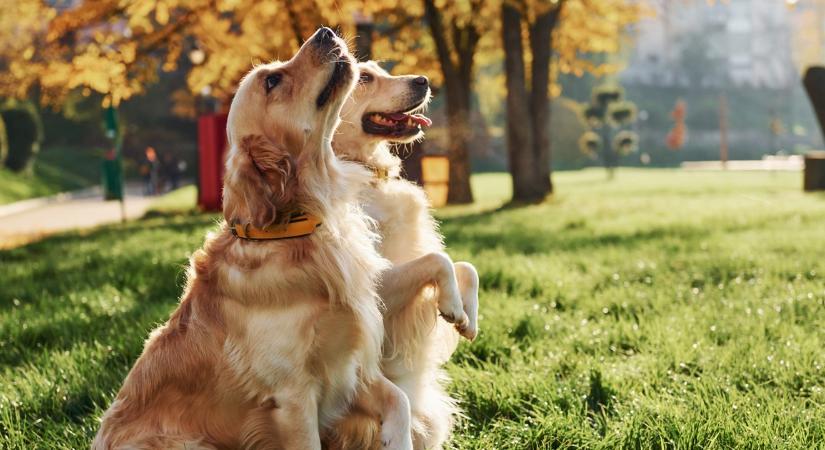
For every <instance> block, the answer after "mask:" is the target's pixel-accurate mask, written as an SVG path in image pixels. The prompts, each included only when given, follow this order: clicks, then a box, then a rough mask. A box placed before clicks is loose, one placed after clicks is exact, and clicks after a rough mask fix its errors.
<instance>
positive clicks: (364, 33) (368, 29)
mask: <svg viewBox="0 0 825 450" xmlns="http://www.w3.org/2000/svg"><path fill="white" fill-rule="evenodd" d="M373 29H374V25H373V23H372V22H371V21H370V22H363V23H358V24H356V25H355V56H356V57H357V58H358V61H369V60H371V59H372V33H373Z"/></svg>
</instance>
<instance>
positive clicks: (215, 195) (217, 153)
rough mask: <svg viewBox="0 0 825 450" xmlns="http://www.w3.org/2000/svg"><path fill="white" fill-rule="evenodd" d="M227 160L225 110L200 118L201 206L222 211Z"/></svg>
mask: <svg viewBox="0 0 825 450" xmlns="http://www.w3.org/2000/svg"><path fill="white" fill-rule="evenodd" d="M225 160H226V114H208V115H203V116H201V117H200V118H198V207H200V209H201V210H203V211H220V210H221V206H222V200H223V196H222V192H221V191H222V188H223V171H224V168H225V164H224V163H225Z"/></svg>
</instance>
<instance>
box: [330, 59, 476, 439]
mask: <svg viewBox="0 0 825 450" xmlns="http://www.w3.org/2000/svg"><path fill="white" fill-rule="evenodd" d="M358 68H359V72H360V79H359V83H358V86H357V87H356V88H355V90H354V91H353V94H352V96H351V97H350V99H349V100H348V101H347V102H346V103H345V104H344V108H343V110H342V113H341V120H342V124H341V126H340V127H339V128H338V131H337V133H336V134H335V137H334V140H333V149H334V150H335V152H336V154H338V155H339V156H341V157H342V158H344V159H348V160H351V161H357V162H360V163H361V164H363V165H364V166H366V167H368V168H370V169H372V170H373V172H374V173H375V179H374V181H373V183H372V184H371V186H370V188H369V189H366V190H365V191H363V198H364V199H365V200H364V201H365V203H366V205H365V209H366V211H367V213H368V214H369V215H370V216H371V217H372V218H373V219H374V220H375V221H376V222H377V224H378V227H379V234H381V242H380V244H379V252H380V253H381V255H382V256H384V257H385V258H387V259H389V260H390V261H391V262H392V263H393V267H392V269H390V270H389V271H388V272H386V273H384V275H382V277H381V287H380V289H379V294H380V295H381V298H382V299H383V301H384V303H385V305H386V310H385V311H384V323H385V340H384V349H383V357H382V362H381V365H382V370H383V372H384V375H386V376H387V377H388V378H389V379H390V380H391V381H392V382H393V383H395V384H397V385H398V386H399V387H400V388H401V389H403V390H404V392H405V393H406V394H407V396H408V398H409V401H410V405H411V408H412V415H413V445H414V447H415V448H416V449H439V448H442V445H443V443H444V442H445V441H446V440H447V439H448V438H449V435H450V432H451V429H452V425H453V421H454V418H455V416H456V415H457V414H458V409H457V407H456V401H455V400H454V399H452V398H450V396H449V395H447V393H446V392H445V391H444V389H443V387H442V386H443V383H445V382H446V381H447V377H446V375H445V374H444V373H443V372H442V370H441V368H440V366H441V365H442V364H443V363H444V362H446V361H447V359H449V357H450V355H452V353H453V352H454V351H455V348H456V346H457V344H458V338H459V334H460V335H462V336H464V337H466V338H467V339H469V340H472V339H474V338H475V336H476V333H477V332H478V326H477V323H478V322H477V316H478V274H477V272H476V270H475V268H474V267H473V266H472V265H471V264H469V263H465V262H459V263H455V264H453V262H452V260H451V259H450V258H449V257H448V256H447V255H446V254H445V253H444V244H443V243H442V237H441V235H440V234H439V232H438V227H437V225H436V222H435V220H434V219H433V217H432V215H431V214H430V205H429V202H428V200H427V198H426V195H425V193H424V191H423V190H422V189H421V188H420V187H418V186H417V185H415V184H414V183H411V182H409V181H406V180H403V179H400V178H399V176H398V174H399V171H400V166H401V164H400V160H399V159H398V157H396V156H394V155H393V154H391V153H390V149H389V146H388V143H389V142H396V143H404V142H411V141H413V140H415V139H418V138H420V137H421V136H422V127H426V126H429V125H430V120H429V119H428V118H426V117H424V116H423V115H421V114H416V113H415V111H418V110H420V109H422V108H423V107H424V106H425V105H426V104H427V102H428V101H429V98H430V88H429V83H428V80H427V78H425V77H421V76H391V75H390V74H388V73H387V72H385V71H384V70H382V69H381V68H380V67H379V66H378V65H377V64H376V63H374V62H368V63H360V64H359V65H358ZM439 314H440V315H441V316H442V317H444V318H445V319H447V321H449V322H453V325H450V324H448V323H447V322H445V321H443V320H438V317H437V316H438V315H439ZM456 330H457V331H458V332H456ZM379 425H380V424H379V423H377V422H376V421H375V420H372V419H371V418H370V417H368V416H367V415H365V414H363V413H362V412H361V411H359V410H358V408H357V407H356V408H353V410H352V411H351V413H350V414H349V415H348V416H347V417H346V418H345V419H344V420H342V421H341V422H340V423H339V424H338V426H337V427H336V433H337V434H336V436H335V439H334V440H333V442H332V443H331V444H330V447H331V448H353V449H354V448H376V447H377V446H378V443H377V441H376V440H375V439H374V438H373V436H375V435H376V433H377V432H378V431H377V430H378V429H379Z"/></svg>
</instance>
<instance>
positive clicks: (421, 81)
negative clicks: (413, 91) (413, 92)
mask: <svg viewBox="0 0 825 450" xmlns="http://www.w3.org/2000/svg"><path fill="white" fill-rule="evenodd" d="M412 82H413V84H414V85H416V86H427V85H428V84H430V80H428V79H427V77H415V78H413V80H412Z"/></svg>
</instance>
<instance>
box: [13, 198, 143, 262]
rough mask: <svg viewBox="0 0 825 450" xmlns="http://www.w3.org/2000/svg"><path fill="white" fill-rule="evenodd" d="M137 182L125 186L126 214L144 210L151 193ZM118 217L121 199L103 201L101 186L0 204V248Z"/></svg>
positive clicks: (137, 214)
mask: <svg viewBox="0 0 825 450" xmlns="http://www.w3.org/2000/svg"><path fill="white" fill-rule="evenodd" d="M141 189H142V188H141V186H140V185H132V184H130V185H127V186H126V202H125V203H126V218H127V219H137V218H140V217H141V216H143V214H145V213H146V210H147V209H148V208H149V205H150V204H151V203H152V201H153V200H154V198H153V197H145V196H144V195H143V193H142V192H141ZM120 221H121V210H120V202H118V201H103V200H102V193H101V190H100V187H94V188H90V189H84V190H82V191H76V192H70V193H65V194H58V195H55V196H52V197H43V198H36V199H31V200H24V201H21V202H16V203H11V204H8V205H2V206H0V248H11V247H16V246H19V245H23V244H26V243H29V242H32V241H35V240H37V239H40V238H42V237H44V236H47V235H49V234H54V233H59V232H62V231H68V230H73V229H81V228H91V227H96V226H98V225H104V224H107V223H116V222H120Z"/></svg>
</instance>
